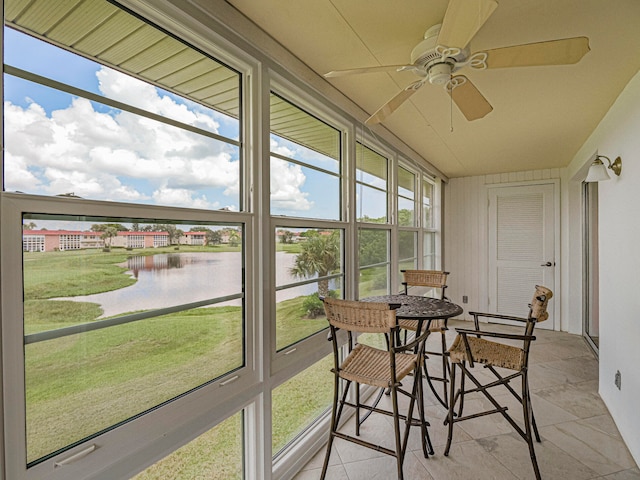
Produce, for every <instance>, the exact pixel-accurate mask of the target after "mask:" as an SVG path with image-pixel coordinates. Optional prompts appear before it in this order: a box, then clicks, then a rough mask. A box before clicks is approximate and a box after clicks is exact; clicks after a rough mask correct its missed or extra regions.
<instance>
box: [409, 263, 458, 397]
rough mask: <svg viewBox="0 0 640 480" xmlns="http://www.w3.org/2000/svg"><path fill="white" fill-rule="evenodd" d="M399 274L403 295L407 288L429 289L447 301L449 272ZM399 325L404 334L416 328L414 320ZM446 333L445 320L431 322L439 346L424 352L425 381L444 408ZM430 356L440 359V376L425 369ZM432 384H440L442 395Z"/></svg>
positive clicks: (424, 271) (447, 373)
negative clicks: (434, 290)
mask: <svg viewBox="0 0 640 480" xmlns="http://www.w3.org/2000/svg"><path fill="white" fill-rule="evenodd" d="M401 272H402V275H403V277H404V281H403V282H402V285H403V286H404V293H405V294H408V293H409V287H429V288H436V289H439V290H440V298H441V299H442V300H448V299H447V297H446V296H445V294H444V292H445V289H446V288H447V275H449V272H442V271H439V270H401ZM399 324H400V327H401V328H403V329H405V332H406V331H407V330H409V331H414V332H415V330H416V326H417V322H416V321H415V320H400V321H399ZM446 331H447V320H433V321H432V322H431V326H430V328H429V332H430V333H439V334H440V345H439V350H438V351H431V350H426V351H425V354H426V356H425V362H424V374H425V377H426V379H427V383H428V384H429V387H430V388H431V391H432V392H433V394H434V395H435V397H436V398H437V399H438V401H439V402H440V403H441V404H442V405H443V406H444V407H448V406H449V405H448V388H447V384H448V383H449V380H448V379H449V370H450V366H449V359H448V357H447V355H445V352H446V351H447V342H446V337H445V334H446ZM405 338H406V337H405ZM430 355H431V356H439V357H442V371H441V373H439V375H440V376H433V375H431V374H430V373H429V370H428V369H427V361H426V360H427V358H429V356H430ZM433 382H440V383H442V391H441V392H442V393H438V391H437V390H436V388H435V387H434V385H433Z"/></svg>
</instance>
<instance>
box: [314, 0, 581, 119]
mask: <svg viewBox="0 0 640 480" xmlns="http://www.w3.org/2000/svg"><path fill="white" fill-rule="evenodd" d="M497 7H498V4H497V2H496V1H495V0H450V1H449V5H448V7H447V11H446V13H445V15H444V19H443V21H442V24H438V25H434V26H432V27H430V28H429V29H427V31H426V32H425V34H424V39H423V40H422V41H421V42H420V43H418V45H416V46H415V47H414V48H413V50H412V51H411V56H410V58H411V63H410V64H409V65H382V66H377V67H368V68H355V69H349V70H338V71H332V72H329V73H327V74H325V77H338V76H343V75H352V74H361V73H371V72H383V71H387V72H388V71H393V70H396V71H411V72H413V73H414V74H416V75H417V76H419V77H420V80H418V81H415V82H413V83H412V84H410V85H409V86H407V87H405V88H404V89H402V90H400V92H398V93H397V94H396V95H395V96H394V97H392V98H391V99H390V100H389V101H388V102H387V103H385V104H384V105H382V107H380V108H379V109H378V110H377V111H376V112H375V113H374V114H373V115H371V116H370V117H369V118H368V119H367V120H366V122H365V123H367V124H373V123H380V122H382V121H384V120H385V118H387V117H388V116H389V115H391V114H392V113H393V112H394V111H395V110H396V109H397V108H399V107H400V105H402V104H403V103H404V102H405V101H407V100H408V99H409V97H410V96H411V95H413V94H414V93H415V92H416V91H417V90H418V89H419V88H421V87H422V86H423V85H424V84H425V83H426V82H427V81H428V82H429V84H431V85H439V86H443V87H444V88H445V90H446V91H447V92H448V93H449V94H450V95H451V98H452V100H453V102H454V103H455V104H456V105H457V107H458V109H459V110H460V111H461V112H462V114H463V115H464V116H465V118H466V119H467V120H469V121H472V120H477V119H480V118H483V117H484V116H485V115H487V114H488V113H489V112H491V111H492V110H493V107H492V106H491V104H490V103H489V102H488V100H487V99H486V98H485V97H484V95H482V93H481V92H480V91H479V90H478V89H477V88H476V87H475V85H473V83H472V82H471V80H469V78H468V77H466V76H464V75H453V74H454V73H456V72H457V71H459V70H461V69H463V68H466V67H468V68H470V69H473V70H484V69H487V68H508V67H527V66H542V65H570V64H574V63H577V62H579V61H580V59H582V57H583V56H584V55H586V53H587V52H589V39H588V38H586V37H573V38H566V39H561V40H550V41H542V42H536V43H529V44H523V45H513V46H510V47H502V48H496V49H490V50H486V51H484V52H476V53H474V54H471V52H470V49H469V42H470V41H471V39H472V38H473V37H474V36H475V35H476V33H477V32H478V31H479V30H480V28H482V26H483V25H484V23H485V22H486V21H487V20H488V19H489V17H490V16H491V14H492V13H493V11H494V10H495V9H496V8H497ZM457 79H460V80H457ZM462 90H464V91H462Z"/></svg>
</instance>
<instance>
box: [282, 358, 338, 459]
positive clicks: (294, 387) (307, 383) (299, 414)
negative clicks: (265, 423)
mask: <svg viewBox="0 0 640 480" xmlns="http://www.w3.org/2000/svg"><path fill="white" fill-rule="evenodd" d="M333 366H334V365H333V354H332V355H329V356H327V357H325V358H324V359H322V360H320V361H319V362H317V363H315V364H314V365H312V366H311V367H309V368H307V369H306V370H304V371H303V372H302V373H299V374H298V375H296V376H295V377H293V378H292V379H290V380H288V381H287V382H285V383H283V384H282V385H280V386H279V387H277V388H275V389H274V390H273V398H272V411H273V440H272V448H273V454H274V456H275V455H277V454H278V453H279V452H280V451H282V449H283V448H284V447H285V446H286V445H287V444H289V443H290V442H291V441H292V440H294V439H295V438H297V437H298V436H299V435H300V434H302V433H303V432H304V430H305V429H306V428H307V427H309V425H311V424H312V423H313V421H314V420H316V419H317V418H318V417H319V416H320V415H322V414H323V413H324V412H326V411H327V410H328V409H329V408H331V402H332V400H333V373H331V369H332V368H333Z"/></svg>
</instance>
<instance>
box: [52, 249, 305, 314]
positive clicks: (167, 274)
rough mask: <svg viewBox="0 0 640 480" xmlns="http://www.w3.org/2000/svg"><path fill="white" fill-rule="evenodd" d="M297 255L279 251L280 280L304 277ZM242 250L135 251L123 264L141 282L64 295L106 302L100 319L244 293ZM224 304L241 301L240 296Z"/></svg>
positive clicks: (284, 295)
mask: <svg viewBox="0 0 640 480" xmlns="http://www.w3.org/2000/svg"><path fill="white" fill-rule="evenodd" d="M295 258H296V255H295V254H291V253H286V252H277V253H276V277H277V278H276V284H277V285H286V284H288V283H292V282H296V281H299V280H300V279H299V278H296V277H293V276H292V275H291V273H290V268H291V267H292V266H293V264H294V261H295ZM241 262H242V254H241V253H240V252H184V253H162V254H158V255H149V256H141V255H137V256H132V257H129V258H128V259H127V261H126V262H125V263H124V264H121V266H123V267H125V268H127V272H126V273H127V274H128V275H131V276H133V277H134V278H136V280H137V281H136V283H135V284H133V285H131V286H128V287H125V288H121V289H118V290H113V291H110V292H104V293H98V294H94V295H83V296H75V297H66V298H58V299H56V300H73V301H76V302H91V303H97V304H99V305H100V306H101V307H102V310H103V313H102V316H101V317H100V318H104V317H111V316H114V315H121V314H124V313H130V312H135V311H140V310H151V309H157V308H165V307H171V306H175V305H180V304H185V303H191V302H198V301H202V300H209V299H212V298H219V297H224V296H226V295H233V294H237V293H239V292H242V268H241ZM317 288H318V287H317V285H316V284H310V285H303V286H299V287H295V288H290V289H286V290H282V291H280V292H278V301H282V300H287V299H290V298H295V297H298V296H301V295H310V294H312V293H314V292H316V291H317ZM218 305H233V306H239V305H240V300H239V299H238V300H232V301H230V302H225V303H221V304H218Z"/></svg>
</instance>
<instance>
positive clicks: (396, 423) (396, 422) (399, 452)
mask: <svg viewBox="0 0 640 480" xmlns="http://www.w3.org/2000/svg"><path fill="white" fill-rule="evenodd" d="M396 389H397V387H396V386H395V385H394V386H392V387H391V403H392V408H393V431H394V434H395V440H396V465H397V468H398V480H404V474H403V473H402V463H403V460H404V455H403V448H402V441H401V439H400V417H399V412H398V392H397V390H396ZM410 413H411V412H410ZM408 421H409V422H411V418H408Z"/></svg>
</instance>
